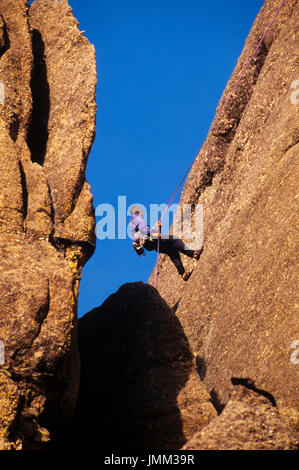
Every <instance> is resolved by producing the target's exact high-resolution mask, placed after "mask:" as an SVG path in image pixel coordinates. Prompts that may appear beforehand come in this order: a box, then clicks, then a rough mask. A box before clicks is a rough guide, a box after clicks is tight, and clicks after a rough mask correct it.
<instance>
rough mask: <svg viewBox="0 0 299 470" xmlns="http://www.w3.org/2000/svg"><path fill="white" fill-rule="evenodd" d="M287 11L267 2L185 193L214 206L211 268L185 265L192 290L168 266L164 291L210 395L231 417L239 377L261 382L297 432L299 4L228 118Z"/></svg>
mask: <svg viewBox="0 0 299 470" xmlns="http://www.w3.org/2000/svg"><path fill="white" fill-rule="evenodd" d="M279 4H280V2H279V1H278V0H275V1H274V0H271V1H268V0H266V1H265V4H264V6H263V7H262V9H261V11H260V13H259V15H258V16H257V18H256V20H255V22H254V24H253V26H252V29H251V31H250V34H249V36H248V39H247V41H246V43H245V46H244V50H243V52H242V54H241V56H240V58H239V60H238V62H237V65H236V69H235V71H234V72H233V75H232V77H231V79H230V80H229V82H228V85H227V88H226V89H225V91H224V94H223V97H222V99H221V101H220V103H219V107H218V109H217V112H216V116H215V120H214V122H213V124H212V127H211V130H210V132H209V134H208V136H207V139H206V141H205V143H204V145H203V147H202V149H201V150H200V152H199V153H198V156H197V158H196V161H195V163H194V165H193V168H192V169H191V172H190V174H189V177H188V179H187V182H186V184H185V187H184V189H183V192H182V196H181V201H180V206H181V207H183V204H197V203H200V204H203V212H204V226H203V239H204V242H203V245H204V249H203V253H202V256H201V258H200V260H199V261H198V262H195V261H192V260H190V261H189V260H188V259H187V260H186V259H184V263H185V266H186V269H187V270H188V271H190V272H191V273H192V274H191V277H190V279H189V281H188V282H187V283H184V282H183V281H181V279H180V278H179V277H178V276H177V273H176V271H175V268H174V267H173V266H172V264H171V262H170V261H169V259H168V258H167V257H166V256H165V255H163V256H161V263H160V268H159V280H158V290H159V292H160V294H161V296H162V297H163V298H164V299H165V301H166V302H167V303H168V305H169V306H170V307H173V306H174V305H176V306H177V309H176V315H177V318H178V319H179V321H180V323H181V325H182V327H183V330H184V333H185V335H186V337H187V338H188V342H189V344H190V349H191V352H192V354H194V355H195V357H196V360H197V362H198V364H199V365H200V368H199V369H200V375H201V378H202V380H203V383H204V384H205V386H206V388H207V390H208V391H209V392H210V393H214V395H215V396H217V399H218V402H219V403H220V404H221V406H222V407H223V406H224V405H225V404H226V403H227V402H228V399H229V390H230V386H231V377H239V378H250V379H251V380H253V381H254V382H255V384H256V386H257V387H258V388H260V389H263V390H266V391H268V392H269V393H271V394H272V395H273V396H274V397H275V400H276V403H277V407H278V409H279V411H280V413H281V415H283V416H284V417H285V418H286V419H287V420H288V423H289V425H290V426H292V427H293V426H294V428H296V426H297V430H298V416H299V401H298V367H299V365H298V363H297V361H294V360H292V355H293V354H294V349H293V348H294V344H295V343H294V342H295V341H296V340H299V324H298V305H297V296H296V290H297V289H296V272H298V271H297V262H296V248H295V247H296V226H297V225H296V213H297V204H298V203H297V199H296V197H297V196H296V194H297V185H298V156H299V146H298V141H299V134H298V122H299V105H298V100H296V99H294V81H296V80H298V78H299V68H298V35H299V31H298V21H299V5H298V3H297V2H296V1H293V0H290V1H288V2H285V4H284V5H283V7H282V9H281V11H280V13H279V15H278V16H277V18H276V20H275V22H274V24H273V26H272V27H271V29H270V30H269V32H268V34H267V36H266V38H265V40H264V42H263V44H262V47H261V48H260V49H259V53H258V54H257V55H256V57H255V58H254V60H253V61H252V63H251V64H250V66H249V67H248V69H247V71H246V73H245V75H244V77H243V78H242V79H241V81H240V84H239V86H238V87H237V88H236V90H235V91H234V93H233V95H232V97H231V99H230V101H229V102H228V104H227V106H226V108H225V109H224V111H223V108H222V106H223V104H224V103H225V101H226V99H227V97H228V96H229V93H230V91H231V90H232V88H233V87H234V85H235V83H236V81H237V80H238V78H239V76H240V73H241V71H242V70H243V68H244V67H245V65H246V64H247V63H248V61H249V58H250V56H251V54H252V53H253V51H254V50H255V48H256V46H257V43H258V41H259V39H260V38H261V36H262V34H263V32H264V31H265V30H266V27H267V26H268V24H269V23H270V20H271V19H272V18H273V16H274V13H275V11H276V10H277V8H278V6H279ZM186 161H187V158H186ZM186 166H187V165H186ZM153 281H154V275H153V276H152V277H151V279H150V283H153ZM202 442H203V437H202V438H201V439H200V443H201V444H202ZM253 445H254V444H253V443H252V446H253ZM259 445H260V444H259ZM193 448H194V447H193Z"/></svg>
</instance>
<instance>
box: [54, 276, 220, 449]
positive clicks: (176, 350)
mask: <svg viewBox="0 0 299 470" xmlns="http://www.w3.org/2000/svg"><path fill="white" fill-rule="evenodd" d="M78 342H79V351H80V357H81V384H80V393H79V400H78V405H77V409H76V413H75V416H74V420H73V423H72V425H71V426H70V429H69V430H68V431H67V432H66V433H65V434H68V435H69V437H70V447H73V446H74V442H75V443H77V445H78V446H81V447H87V448H91V449H92V448H96V447H97V445H98V443H99V442H100V443H101V448H102V449H105V450H113V451H117V450H118V451H119V450H125V449H135V450H146V449H153V450H159V449H179V448H181V447H182V445H183V444H185V443H186V441H188V440H189V439H190V438H191V437H192V436H193V435H194V433H195V432H196V431H197V430H199V429H201V428H202V427H203V426H205V425H206V424H208V423H209V422H210V420H211V419H212V418H215V417H216V416H217V413H216V410H215V408H214V406H213V404H212V403H211V397H210V395H209V394H208V393H207V391H206V390H205V388H204V387H203V385H202V383H201V381H200V378H199V376H198V373H197V370H196V366H195V364H194V360H193V356H192V354H191V352H190V348H189V344H188V341H187V338H186V337H185V335H184V332H183V330H182V327H181V325H180V323H179V321H178V319H177V318H176V316H175V315H174V313H173V311H172V310H171V309H170V308H169V307H168V305H167V304H166V302H165V301H164V300H163V299H162V298H161V297H160V295H159V294H158V292H157V291H156V289H154V288H153V287H152V286H149V285H147V284H143V283H142V282H136V283H130V284H125V285H123V286H122V287H121V288H120V289H119V290H118V291H117V292H116V293H115V294H113V295H111V296H110V297H109V298H108V299H107V300H106V301H105V302H104V303H103V305H101V307H98V308H95V309H94V310H92V311H91V312H89V313H87V314H86V315H84V316H83V317H82V318H80V319H79V328H78ZM99 423H100V425H99ZM62 446H63V447H64V446H65V438H64V436H63V437H62Z"/></svg>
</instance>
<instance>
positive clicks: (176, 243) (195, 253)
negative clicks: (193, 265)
mask: <svg viewBox="0 0 299 470" xmlns="http://www.w3.org/2000/svg"><path fill="white" fill-rule="evenodd" d="M172 249H175V250H177V251H179V252H180V253H182V254H183V255H186V256H188V257H189V258H194V259H196V260H198V259H199V258H200V255H201V253H202V250H203V249H201V250H190V249H189V248H188V247H187V246H186V245H185V243H184V242H183V240H181V239H180V238H172Z"/></svg>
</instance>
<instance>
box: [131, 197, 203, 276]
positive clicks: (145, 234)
mask: <svg viewBox="0 0 299 470" xmlns="http://www.w3.org/2000/svg"><path fill="white" fill-rule="evenodd" d="M130 212H131V215H132V217H131V219H130V222H129V228H130V230H131V233H132V235H133V237H134V240H133V248H134V250H135V251H136V253H137V254H138V255H139V256H145V252H144V250H147V251H153V250H155V251H157V249H158V239H160V242H159V251H160V252H161V253H164V254H166V255H168V256H169V258H170V259H171V261H172V262H173V264H174V265H175V267H176V269H177V271H178V273H179V275H180V276H181V278H182V279H183V280H184V281H187V280H188V279H189V277H190V273H187V272H186V271H185V268H184V266H183V264H182V261H181V257H180V253H182V254H184V255H186V256H188V257H189V258H193V259H196V260H198V259H199V258H200V255H201V253H202V250H203V249H201V250H190V249H189V248H188V247H187V246H186V245H185V243H184V242H183V241H182V240H181V239H180V238H174V237H173V236H172V235H169V236H167V238H163V236H162V235H161V233H160V231H158V232H157V233H152V232H151V229H150V226H149V225H146V222H145V220H144V216H143V213H142V210H141V209H140V207H139V206H137V205H135V206H133V207H131V209H130Z"/></svg>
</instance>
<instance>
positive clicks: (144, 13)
mask: <svg viewBox="0 0 299 470" xmlns="http://www.w3.org/2000/svg"><path fill="white" fill-rule="evenodd" d="M69 3H70V5H71V6H72V8H73V12H74V16H75V17H76V18H77V20H78V21H79V22H80V29H81V30H84V31H86V33H85V35H86V37H87V38H88V39H89V40H90V42H91V43H93V44H94V45H95V48H96V54H97V63H98V91H97V103H98V116H97V136H96V140H95V143H94V146H93V149H92V152H91V155H90V157H89V163H88V167H87V179H88V181H89V183H90V185H91V189H92V193H93V196H94V205H95V207H96V206H97V205H99V204H101V203H110V204H112V205H115V206H116V204H117V197H118V195H126V196H127V203H128V205H129V204H132V203H134V202H143V203H144V204H145V205H146V206H149V204H150V203H163V202H166V203H167V202H168V200H169V198H170V197H171V195H172V193H173V191H174V190H175V188H176V186H177V184H178V182H179V180H180V179H181V177H182V176H183V174H184V173H185V171H186V170H187V168H188V166H189V164H190V163H191V161H192V160H193V158H194V156H195V155H196V153H197V152H198V150H199V149H200V147H201V145H202V144H203V142H204V140H205V137H206V135H207V132H208V129H209V127H210V125H211V122H212V120H213V117H214V114H215V110H216V107H217V104H218V102H219V99H220V97H221V95H222V92H223V90H224V88H225V86H226V83H227V81H228V79H229V78H230V76H231V73H232V71H233V69H234V67H235V65H236V61H237V59H238V57H239V55H240V53H241V51H242V49H243V46H244V42H245V40H246V37H247V35H248V32H249V30H250V28H251V25H252V23H253V21H254V19H255V17H256V15H257V13H258V11H259V10H260V8H261V6H262V4H263V1H262V0H244V1H242V0H226V1H225V2H224V1H223V0H214V1H213V2H203V1H199V0H184V1H183V0H152V1H150V2H149V1H142V0H141V1H140V0H139V1H137V0H126V1H123V0H117V1H113V0H98V1H95V0H84V1H83V0H69ZM178 199H179V195H178V197H177V199H176V201H178ZM97 220H98V219H97ZM155 262H156V256H155V253H148V254H147V256H146V258H144V259H140V258H139V257H138V256H137V255H136V254H135V253H134V252H133V251H132V247H131V241H130V240H128V239H127V240H103V241H98V242H97V248H96V252H95V254H94V256H93V257H92V258H91V259H90V260H89V262H88V263H87V265H86V266H85V268H84V270H83V275H82V281H81V285H80V295H79V316H82V315H83V314H84V313H86V312H88V311H89V310H91V309H92V308H94V307H96V306H99V305H100V304H101V303H102V302H103V301H104V300H105V299H106V298H107V297H108V296H109V295H110V294H111V293H113V292H115V291H116V290H117V289H118V288H119V286H121V285H122V284H123V283H126V282H131V281H139V280H142V281H144V282H147V280H148V278H149V276H150V274H151V272H152V269H153V268H154V265H155Z"/></svg>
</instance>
